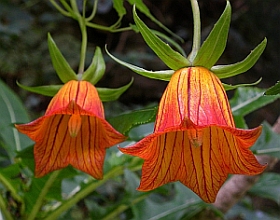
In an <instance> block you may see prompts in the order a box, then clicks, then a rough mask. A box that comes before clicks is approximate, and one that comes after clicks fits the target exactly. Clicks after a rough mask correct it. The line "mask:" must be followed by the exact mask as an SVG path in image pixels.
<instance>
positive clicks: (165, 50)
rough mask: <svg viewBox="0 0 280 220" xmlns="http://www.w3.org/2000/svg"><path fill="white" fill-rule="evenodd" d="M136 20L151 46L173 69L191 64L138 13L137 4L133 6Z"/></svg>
mask: <svg viewBox="0 0 280 220" xmlns="http://www.w3.org/2000/svg"><path fill="white" fill-rule="evenodd" d="M133 17H134V21H135V23H136V25H137V27H138V29H139V31H140V33H141V34H142V36H143V38H144V40H145V41H146V43H147V44H148V45H149V47H150V48H151V49H152V50H153V51H154V52H155V53H156V54H157V56H158V57H159V58H160V59H161V60H162V61H163V62H164V63H165V64H166V65H167V66H168V67H170V68H171V69H173V70H178V69H180V68H182V67H188V66H190V65H191V64H190V61H189V60H188V59H187V58H186V57H184V56H182V55H181V54H180V53H178V52H177V51H175V50H173V49H172V48H171V47H170V46H169V45H167V44H166V43H165V42H163V41H162V40H161V39H159V38H158V37H157V36H156V35H155V34H154V33H153V32H152V31H151V30H150V29H149V28H148V27H147V26H146V25H145V24H144V22H143V21H141V20H140V18H139V17H138V16H137V14H136V10H135V6H134V7H133Z"/></svg>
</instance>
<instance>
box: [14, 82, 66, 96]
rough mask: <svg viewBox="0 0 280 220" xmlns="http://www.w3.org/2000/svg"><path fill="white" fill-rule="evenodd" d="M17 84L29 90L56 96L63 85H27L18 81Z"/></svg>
mask: <svg viewBox="0 0 280 220" xmlns="http://www.w3.org/2000/svg"><path fill="white" fill-rule="evenodd" d="M17 85H18V86H19V87H20V88H22V89H24V90H26V91H29V92H33V93H37V94H40V95H44V96H51V97H53V96H55V94H56V93H57V92H58V90H60V88H61V87H62V86H63V85H48V86H34V87H31V86H25V85H22V84H20V83H19V82H17Z"/></svg>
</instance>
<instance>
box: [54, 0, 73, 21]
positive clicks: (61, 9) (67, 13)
mask: <svg viewBox="0 0 280 220" xmlns="http://www.w3.org/2000/svg"><path fill="white" fill-rule="evenodd" d="M50 2H51V4H52V5H53V6H54V7H55V8H56V10H58V11H59V12H60V13H61V14H62V15H64V16H66V17H71V14H70V13H69V12H68V11H66V10H64V9H63V8H61V7H60V6H59V4H57V3H56V2H55V0H50Z"/></svg>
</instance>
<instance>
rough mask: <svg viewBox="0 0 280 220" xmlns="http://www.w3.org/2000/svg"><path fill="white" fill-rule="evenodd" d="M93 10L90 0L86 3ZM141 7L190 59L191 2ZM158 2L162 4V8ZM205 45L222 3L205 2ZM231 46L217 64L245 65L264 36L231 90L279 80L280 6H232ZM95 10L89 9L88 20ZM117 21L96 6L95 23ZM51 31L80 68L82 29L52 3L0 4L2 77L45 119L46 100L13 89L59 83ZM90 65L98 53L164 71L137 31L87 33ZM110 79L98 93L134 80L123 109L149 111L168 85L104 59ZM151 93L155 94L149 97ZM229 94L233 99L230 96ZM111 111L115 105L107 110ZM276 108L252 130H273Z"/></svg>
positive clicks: (249, 1)
mask: <svg viewBox="0 0 280 220" xmlns="http://www.w3.org/2000/svg"><path fill="white" fill-rule="evenodd" d="M89 2H91V3H92V4H93V0H91V1H89ZM144 3H145V4H146V5H147V7H148V8H149V9H150V11H151V13H152V14H153V15H154V16H155V17H156V18H157V19H158V20H159V21H160V22H162V23H163V24H164V25H166V26H167V27H168V28H169V29H171V30H172V31H173V32H174V33H176V34H177V35H179V36H180V37H182V38H183V40H184V42H183V43H182V42H178V43H180V44H181V45H182V47H183V48H184V50H185V51H186V52H187V53H188V52H189V51H190V49H191V43H192V42H191V41H192V28H193V26H192V12H191V7H190V3H189V1H187V0H176V1H172V0H162V1H148V0H145V1H144ZM159 3H160V4H159ZM199 4H200V8H201V17H202V18H201V20H202V38H203V39H204V38H205V37H206V36H207V34H208V32H209V31H210V29H211V28H212V26H213V24H214V23H215V22H216V21H217V19H218V18H219V16H220V14H221V13H222V11H223V9H224V5H225V1H224V0H211V1H209V0H200V1H199ZM231 4H232V8H233V10H232V11H233V15H232V22H231V27H230V33H229V40H228V44H227V47H226V50H225V53H224V54H223V56H222V58H221V59H220V61H219V64H229V63H234V62H237V61H240V60H242V59H243V58H244V57H245V56H247V54H248V53H249V52H250V50H252V49H253V48H254V47H255V46H256V45H257V44H258V43H259V42H261V40H262V39H263V38H264V37H267V38H268V45H267V48H266V50H265V51H264V53H263V55H262V56H261V58H260V60H259V61H258V62H257V64H256V65H255V66H254V67H253V68H252V69H251V70H249V71H248V72H247V73H245V74H242V75H239V76H237V77H233V78H230V79H227V80H224V82H226V83H231V84H236V83H240V82H242V83H250V82H255V81H257V80H258V79H259V78H261V77H262V81H261V83H260V84H259V85H258V86H259V87H263V88H268V87H270V86H272V85H274V84H275V83H276V82H277V80H279V75H280V62H279V54H280V41H279V39H280V30H279V27H278V26H279V25H278V21H279V20H280V2H279V1H278V0H269V1H261V0H246V1H245V0H235V1H232V2H231ZM124 5H125V7H126V9H127V14H126V16H124V18H123V21H122V26H124V27H126V26H129V24H133V23H134V22H133V19H132V8H131V5H130V4H129V3H127V2H125V4H124ZM90 10H91V7H90V5H89V13H90ZM140 16H141V18H142V19H143V21H144V22H145V23H146V24H147V25H148V26H149V27H150V28H152V29H155V30H158V31H163V30H162V29H160V27H159V26H157V25H156V24H155V23H153V22H152V21H151V20H150V19H149V18H147V17H145V16H144V15H141V13H140ZM117 18H118V15H117V13H116V11H115V10H114V8H113V5H112V1H111V0H101V1H99V4H98V11H97V15H96V17H95V19H94V22H95V23H98V24H103V25H105V26H106V25H107V26H110V25H112V24H113V23H114V22H115V21H116V20H117ZM48 32H50V33H51V34H52V36H53V38H54V40H55V42H56V43H57V45H59V48H60V49H61V51H62V53H63V54H64V56H65V57H66V59H67V61H68V62H69V63H70V65H71V66H72V67H73V69H77V68H78V64H79V52H80V51H79V49H80V48H79V47H80V30H79V27H78V25H77V23H76V21H74V20H72V19H69V18H67V17H64V16H62V15H61V14H59V13H58V12H57V11H56V9H54V8H53V7H52V6H51V4H50V3H49V2H48V1H38V0H1V1H0V42H1V44H0V77H1V79H2V80H3V81H4V82H5V83H6V84H8V85H9V86H10V87H11V88H12V89H13V90H15V91H16V92H17V93H18V94H20V96H21V97H22V98H23V100H25V104H26V106H27V107H28V109H30V110H31V112H34V113H40V112H41V111H44V109H45V108H46V106H47V104H48V101H49V98H48V97H42V96H39V95H34V94H30V93H28V92H25V91H23V90H21V89H19V88H18V87H17V86H16V83H15V82H16V80H18V81H19V82H21V83H22V84H24V85H28V86H35V85H48V84H59V83H60V82H59V79H58V77H57V76H56V74H55V72H54V69H53V67H52V65H51V62H50V57H49V53H48V48H47V41H46V39H47V33H48ZM88 32H89V33H88V35H89V37H88V38H89V48H88V59H87V60H88V64H89V62H90V60H91V58H92V55H93V52H94V48H95V46H100V47H101V48H103V49H104V45H105V44H107V45H108V50H109V51H110V52H112V53H113V54H115V55H117V56H118V57H119V58H120V59H123V60H125V61H127V62H129V63H133V64H135V65H138V66H141V67H143V68H145V69H150V70H160V69H167V68H166V67H165V66H164V64H163V63H162V62H161V61H160V60H159V59H158V58H157V57H156V55H155V54H154V53H153V52H152V51H151V49H149V48H148V47H147V45H146V44H145V42H144V41H143V39H142V37H141V35H140V34H138V33H135V32H134V31H126V32H121V33H109V32H106V31H99V30H95V29H92V28H88ZM104 56H105V60H106V65H107V66H106V67H107V68H106V74H105V77H103V79H102V80H101V81H100V82H99V84H98V85H97V86H105V87H119V86H122V85H124V84H126V83H128V82H129V81H130V79H131V76H133V77H134V78H135V81H134V83H133V85H132V87H131V88H130V89H129V90H128V91H127V92H126V93H125V94H124V95H123V96H122V97H121V99H120V101H121V103H123V104H125V105H126V106H130V105H138V104H141V105H146V104H148V103H151V102H157V101H158V100H159V98H160V97H161V94H162V92H163V90H164V88H165V86H166V82H161V81H158V80H152V79H147V78H145V77H142V76H139V75H137V74H134V73H132V71H130V70H128V69H127V68H125V67H122V66H120V65H118V64H116V63H115V62H114V61H112V60H111V59H109V58H108V57H107V55H106V54H104ZM151 91H153V92H151ZM231 95H232V93H229V96H231ZM109 105H110V104H109ZM273 105H274V106H277V105H279V101H278V102H275V103H274V104H272V106H271V105H270V106H268V107H267V108H264V109H262V110H261V111H259V112H258V113H257V115H251V116H250V118H248V121H247V122H248V124H249V126H250V127H254V126H257V125H258V124H260V123H261V122H262V121H263V120H264V119H266V120H267V121H268V122H270V123H273V122H274V121H275V120H276V118H277V117H278V112H277V111H278V109H277V108H274V107H273Z"/></svg>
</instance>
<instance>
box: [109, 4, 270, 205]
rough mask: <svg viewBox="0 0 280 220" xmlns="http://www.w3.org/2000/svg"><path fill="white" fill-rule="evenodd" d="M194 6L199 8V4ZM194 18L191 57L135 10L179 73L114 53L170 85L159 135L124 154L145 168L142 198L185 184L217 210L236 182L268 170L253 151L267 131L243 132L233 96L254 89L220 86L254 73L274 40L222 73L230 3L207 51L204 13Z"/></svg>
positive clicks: (144, 31) (152, 43)
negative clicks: (232, 178)
mask: <svg viewBox="0 0 280 220" xmlns="http://www.w3.org/2000/svg"><path fill="white" fill-rule="evenodd" d="M192 3H193V5H196V4H197V1H192ZM193 10H194V40H193V42H194V43H193V48H192V51H191V53H190V54H189V55H188V56H187V57H185V56H184V53H182V52H181V53H179V52H178V51H175V50H173V49H172V48H171V47H170V46H169V45H168V44H166V42H164V41H162V40H161V39H160V38H159V37H158V36H156V35H155V34H154V33H153V31H151V30H150V29H149V28H148V27H147V26H146V25H145V24H144V22H143V21H141V19H140V18H139V17H138V15H137V13H136V8H135V7H134V8H133V18H134V21H135V24H136V26H137V28H138V29H139V32H140V33H141V35H142V37H143V38H144V40H145V42H146V43H147V44H148V46H149V47H150V48H151V49H152V50H153V51H154V52H155V53H156V54H157V56H158V57H159V58H160V59H161V60H162V61H163V62H164V63H165V64H166V66H168V67H169V68H170V69H171V70H160V71H149V70H145V69H143V68H140V67H137V66H134V65H132V64H129V63H126V62H124V61H121V60H119V59H117V58H116V57H114V56H113V55H111V54H110V53H109V52H108V51H107V53H108V55H109V56H110V57H111V58H112V59H114V60H115V61H116V62H118V63H120V64H121V65H124V66H126V67H128V68H129V69H131V70H133V71H134V72H136V73H138V74H140V75H143V76H146V77H149V78H153V79H159V80H165V81H170V82H169V83H168V86H167V88H166V90H165V92H164V94H163V96H162V98H161V100H160V103H159V108H158V113H157V117H156V122H155V128H154V132H153V133H152V134H150V135H148V136H146V137H145V138H143V139H142V140H140V141H139V142H138V143H136V144H134V145H132V146H128V147H126V148H120V150H121V151H122V152H123V153H125V154H129V155H132V156H137V157H140V158H142V159H143V160H144V164H143V167H142V176H141V181H140V185H139V187H138V190H140V191H149V190H153V189H155V188H157V187H159V186H162V185H164V184H166V183H169V182H175V181H180V182H181V183H183V184H184V185H186V186H187V187H189V188H190V189H191V190H193V191H194V192H195V193H196V194H197V195H198V196H200V197H201V198H202V199H203V200H204V201H205V202H208V203H212V202H214V201H215V198H216V196H217V193H218V191H219V189H220V188H221V186H222V184H223V183H224V182H225V181H226V179H227V177H228V174H245V175H256V174H259V173H261V172H262V171H263V170H264V169H265V165H261V164H259V163H258V161H257V160H256V158H255V156H254V154H253V153H252V152H251V151H250V150H249V148H250V147H251V146H252V145H253V144H254V143H255V141H256V140H257V138H258V137H259V135H260V134H261V130H262V128H261V126H259V127H257V128H254V129H247V130H245V129H240V128H236V126H235V123H234V119H233V116H232V112H231V108H230V105H229V101H228V98H227V95H226V91H225V89H234V88H237V87H239V86H244V85H246V84H243V85H242V84H241V85H234V86H232V85H225V84H222V83H221V81H220V79H222V78H227V77H231V76H235V75H238V74H241V73H244V72H246V71H247V70H248V69H250V68H251V67H252V66H253V65H254V64H255V63H256V61H257V60H258V58H259V57H260V55H261V54H262V52H263V51H264V48H265V46H266V39H264V40H263V41H262V42H261V43H260V44H259V45H258V46H257V47H256V48H255V49H254V50H252V51H251V53H250V54H249V55H248V56H247V57H246V58H245V59H244V60H242V61H241V62H238V63H235V64H229V65H216V66H214V65H215V63H216V62H217V61H218V59H219V58H220V56H221V55H222V53H223V51H224V49H225V47H226V42H227V36H228V31H229V26H230V19H231V6H230V2H229V1H226V7H225V10H224V12H223V14H222V15H221V17H220V18H219V20H218V21H217V22H216V24H215V25H214V27H213V29H212V30H211V32H210V33H209V35H208V37H207V38H206V39H205V41H204V42H203V44H202V45H201V46H200V36H201V35H200V18H199V16H197V15H199V7H198V5H197V7H196V6H195V7H193ZM180 51H182V49H180ZM252 85H254V84H252Z"/></svg>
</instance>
